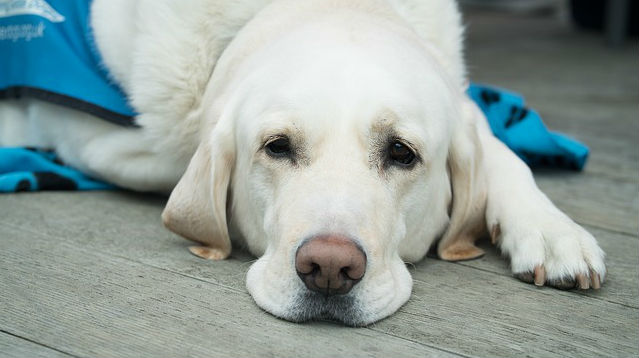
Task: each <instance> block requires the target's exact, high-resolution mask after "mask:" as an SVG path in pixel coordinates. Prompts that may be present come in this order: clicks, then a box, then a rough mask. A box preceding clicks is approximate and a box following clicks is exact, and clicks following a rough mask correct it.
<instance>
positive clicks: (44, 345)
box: [0, 328, 82, 358]
mask: <svg viewBox="0 0 639 358" xmlns="http://www.w3.org/2000/svg"><path fill="white" fill-rule="evenodd" d="M0 333H4V334H7V335H9V336H12V337H15V338H18V339H21V340H24V341H27V342H30V343H33V344H37V345H39V346H42V347H45V348H47V349H50V350H52V351H56V352H59V353H62V354H66V355H68V356H70V357H75V358H82V357H81V356H77V355H75V354H71V353H69V352H65V351H63V350H61V349H58V348H54V347H51V346H49V345H46V344H44V343H41V342H38V341H35V340H33V339H30V338H26V337H22V336H19V335H17V334H14V333H11V332H9V331H7V330H5V329H2V328H0Z"/></svg>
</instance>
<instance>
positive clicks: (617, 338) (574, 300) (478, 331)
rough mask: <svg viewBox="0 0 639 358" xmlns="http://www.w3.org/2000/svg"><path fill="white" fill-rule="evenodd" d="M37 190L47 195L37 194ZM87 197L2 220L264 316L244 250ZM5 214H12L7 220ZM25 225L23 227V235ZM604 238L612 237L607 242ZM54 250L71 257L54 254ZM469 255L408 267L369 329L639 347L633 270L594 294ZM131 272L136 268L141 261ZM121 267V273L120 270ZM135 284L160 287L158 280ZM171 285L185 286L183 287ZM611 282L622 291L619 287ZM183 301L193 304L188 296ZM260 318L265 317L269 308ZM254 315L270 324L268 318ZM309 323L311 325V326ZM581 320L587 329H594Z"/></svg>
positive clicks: (547, 347) (548, 346) (569, 346)
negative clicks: (180, 279) (184, 235)
mask: <svg viewBox="0 0 639 358" xmlns="http://www.w3.org/2000/svg"><path fill="white" fill-rule="evenodd" d="M43 196H48V197H49V198H48V199H47V200H44V201H41V200H40V197H43ZM57 196H60V198H62V197H63V198H65V199H66V200H65V205H64V207H63V208H56V207H55V206H48V207H47V206H46V205H45V202H54V200H52V197H57ZM89 196H90V198H82V197H80V196H73V195H71V196H68V195H67V196H64V195H62V194H57V193H56V194H46V195H37V196H32V198H29V199H34V200H24V201H28V202H30V203H31V204H33V203H36V204H37V205H35V206H33V205H31V204H29V205H22V204H20V203H21V202H22V201H23V200H14V199H16V198H17V196H14V197H13V198H12V200H11V201H12V203H13V205H12V207H13V209H12V210H11V212H8V210H7V211H6V212H5V213H0V217H3V220H4V221H5V225H4V227H6V228H10V230H15V231H19V232H21V233H22V235H26V236H27V237H29V240H33V238H32V236H38V234H36V232H46V235H48V238H47V239H46V241H47V242H59V243H60V244H62V243H66V245H67V246H69V247H72V248H75V249H83V250H87V251H89V252H98V253H100V254H101V255H113V256H115V257H116V259H117V260H118V261H117V265H118V266H122V265H121V264H120V261H119V260H122V259H125V260H132V261H135V262H141V263H144V264H145V265H150V266H153V267H157V268H162V269H163V270H169V271H175V272H179V273H180V274H182V275H188V276H189V277H194V278H197V279H198V280H202V282H203V284H205V285H206V284H207V282H208V283H214V286H216V289H219V290H223V291H224V292H225V294H224V295H233V296H234V297H235V296H239V297H244V298H243V300H246V301H242V300H241V302H244V304H246V306H242V307H240V308H239V309H240V310H241V311H234V312H231V311H228V312H226V314H228V315H239V316H242V317H241V318H238V319H241V320H251V319H253V320H255V319H256V318H255V317H253V318H251V317H252V316H255V315H257V314H258V313H260V314H261V311H259V310H257V311H256V309H257V308H256V307H255V306H254V305H253V303H252V302H251V301H250V299H248V298H247V294H246V291H245V289H244V272H245V271H246V269H248V267H249V264H250V260H251V258H250V257H248V256H246V255H245V254H242V253H240V252H237V251H236V252H235V253H234V256H235V258H232V259H230V260H226V261H223V262H210V261H204V260H201V259H197V258H195V257H193V256H191V255H189V254H188V253H186V250H185V246H186V245H187V242H186V241H183V240H182V239H179V238H176V237H174V236H173V235H172V234H169V233H167V232H165V231H164V230H163V229H162V228H161V226H160V223H159V220H157V218H156V215H158V214H159V211H160V210H161V206H162V203H163V200H161V199H156V198H147V197H138V196H128V195H122V194H119V193H91V194H90V195H89ZM25 198H27V197H26V196H25ZM17 199H20V198H17ZM36 199H38V200H36ZM6 202H7V201H5V202H4V203H3V202H2V201H0V208H2V207H7V205H2V204H5V203H6ZM20 212H31V213H32V214H34V215H36V216H37V217H42V218H43V219H44V218H46V219H44V220H43V223H41V224H38V223H34V224H32V225H31V226H30V227H28V226H26V223H27V221H22V220H24V219H23V218H24V215H19V213H20ZM106 213H110V214H109V215H106ZM4 214H7V215H4ZM81 216H82V217H81ZM7 217H12V219H11V220H12V221H11V223H9V221H8V220H7ZM27 229H28V230H29V232H26V230H27ZM25 232H26V233H25ZM620 237H621V239H623V240H625V243H623V245H621V247H620V248H619V252H618V253H617V252H615V253H613V255H615V256H617V255H622V256H621V257H619V258H618V260H619V261H621V260H623V259H624V258H627V257H630V258H631V259H630V260H629V261H628V262H627V263H626V265H627V266H628V267H631V266H632V265H634V264H635V262H636V257H633V256H632V255H635V256H636V251H634V252H633V251H632V250H630V248H632V247H633V246H632V245H633V243H636V242H637V241H638V240H636V239H635V238H633V237H628V236H624V235H620ZM606 241H607V242H608V243H610V244H611V245H614V244H615V241H613V240H606ZM602 244H603V243H602ZM624 245H625V246H624ZM626 249H628V250H626ZM66 250H69V249H66ZM60 256H61V257H67V256H73V255H72V254H68V253H60ZM105 260H107V259H106V258H105ZM614 260H617V258H614ZM126 262H130V261H126ZM474 262H480V263H482V262H483V263H485V264H486V265H488V266H487V267H489V268H493V269H492V270H491V269H486V266H485V267H481V266H479V267H472V266H470V267H469V266H464V265H459V264H453V263H445V262H439V261H435V260H425V261H423V262H421V263H419V264H417V265H416V269H413V270H412V273H413V276H414V278H415V281H416V282H415V289H414V294H413V296H412V298H411V300H410V301H409V303H408V304H407V305H406V306H405V307H404V308H402V309H401V310H400V312H399V313H397V314H395V315H393V316H391V317H390V318H388V319H386V320H383V321H382V322H379V323H377V324H375V325H373V326H372V327H371V329H372V330H375V331H379V332H380V333H384V334H386V335H392V336H397V337H401V338H402V339H406V340H408V341H411V342H417V343H423V344H427V345H428V346H432V347H435V348H439V349H442V350H445V351H449V352H453V353H456V354H460V355H466V356H513V355H520V353H521V352H527V354H529V355H530V356H548V355H553V354H556V353H557V352H562V353H564V352H568V353H567V354H565V355H566V356H584V357H588V356H599V355H601V356H610V355H613V356H614V355H615V354H617V355H626V353H628V352H630V353H633V352H634V353H636V348H633V347H636V345H635V346H633V345H632V342H634V341H633V340H632V339H631V338H629V337H634V335H633V333H634V334H635V335H636V333H639V330H637V325H636V322H638V321H637V319H636V318H637V309H636V308H633V307H627V306H624V305H623V304H620V303H623V302H625V301H624V300H627V301H629V300H632V299H633V297H634V300H635V301H636V297H637V294H636V290H635V289H634V287H636V286H637V276H636V275H634V276H633V275H632V272H631V271H628V276H624V275H623V274H622V272H621V271H617V270H613V269H612V268H611V274H613V275H616V278H617V279H619V278H620V277H621V279H620V280H619V282H617V283H615V284H613V283H611V282H612V281H609V282H607V283H606V285H605V286H604V289H602V291H600V293H599V296H594V297H589V296H587V295H580V294H577V293H571V292H563V291H559V290H554V289H550V288H548V289H541V290H539V289H537V288H536V287H534V286H530V285H526V284H523V283H521V282H519V281H517V280H515V279H514V278H512V277H510V274H509V273H508V271H507V267H506V266H505V263H504V261H503V260H502V259H500V258H499V257H498V255H497V254H493V255H492V256H487V258H486V259H484V260H483V261H481V260H480V261H473V262H471V263H474ZM112 265H114V264H112ZM500 265H501V266H500ZM143 267H146V269H145V270H149V269H150V268H149V267H148V266H143ZM495 267H497V268H498V269H494V268H495ZM500 267H501V268H500ZM635 267H636V266H635ZM134 269H135V270H136V271H138V270H142V268H138V266H137V265H136V266H135V267H134ZM73 271H74V268H73V267H72V268H70V269H69V272H70V273H69V275H72V274H73V273H72V272H73ZM617 272H618V274H617ZM124 274H126V272H125V273H120V274H119V275H124ZM144 275H148V274H144ZM145 277H146V276H145ZM613 278H615V276H613ZM613 278H611V280H612V279H613ZM623 279H626V280H625V281H623ZM141 281H143V282H144V281H146V280H142V279H141ZM140 284H143V285H144V286H154V285H156V283H155V281H150V282H149V281H147V282H145V283H140ZM615 285H617V286H615ZM162 287H163V286H162ZM162 287H161V288H159V289H163V288H162ZM116 289H117V287H116ZM129 289H130V288H129ZM176 289H177V290H178V292H182V291H185V289H184V288H179V287H178V288H176ZM617 289H619V290H626V292H623V293H619V292H618V291H617ZM186 291H188V290H186ZM211 297H212V300H213V301H216V302H217V301H220V300H222V302H225V301H223V298H218V296H216V295H212V296H211ZM235 299H236V300H237V297H236V298H235ZM180 305H181V306H185V307H189V305H190V303H188V302H186V303H180ZM251 305H253V306H251ZM234 309H235V308H234ZM576 310H579V312H576ZM522 311H525V312H527V311H530V312H531V313H525V312H524V313H522ZM240 312H241V313H240ZM602 312H605V314H603V313H602ZM244 316H248V317H244ZM261 316H266V317H270V316H269V315H266V314H261ZM540 317H541V318H540ZM260 319H261V320H266V321H267V322H270V319H272V317H270V318H265V317H260ZM275 321H276V322H279V321H277V320H275ZM269 324H270V323H269ZM305 326H306V325H305ZM309 327H314V324H311V325H310V326H309ZM583 327H590V328H589V329H591V330H594V331H595V333H591V332H590V331H588V330H587V329H585V328H583ZM609 335H610V336H609ZM460 337H461V338H460ZM462 342H463V343H462ZM633 349H634V350H633ZM553 352H554V353H553ZM606 352H607V353H606Z"/></svg>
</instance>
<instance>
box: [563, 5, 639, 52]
mask: <svg viewBox="0 0 639 358" xmlns="http://www.w3.org/2000/svg"><path fill="white" fill-rule="evenodd" d="M638 4H639V2H637V1H636V0H570V7H571V12H572V18H573V20H574V21H575V23H576V24H577V26H579V27H581V28H584V29H589V30H596V31H605V32H606V34H607V37H608V41H609V42H610V43H611V44H612V45H620V44H621V43H622V42H623V40H624V37H626V36H633V37H636V36H637V35H639V12H638V11H639V5H638Z"/></svg>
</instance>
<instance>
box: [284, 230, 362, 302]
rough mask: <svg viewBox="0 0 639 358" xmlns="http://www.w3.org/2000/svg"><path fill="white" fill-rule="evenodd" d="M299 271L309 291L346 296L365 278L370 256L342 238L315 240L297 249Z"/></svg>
mask: <svg viewBox="0 0 639 358" xmlns="http://www.w3.org/2000/svg"><path fill="white" fill-rule="evenodd" d="M295 269H296V270H297V274H298V275H299V277H300V278H301V279H302V281H304V284H305V285H306V287H307V288H308V289H309V290H311V291H315V292H319V293H322V294H324V295H326V296H327V297H328V296H332V295H343V294H346V293H348V292H349V291H350V290H351V289H352V288H353V286H354V285H355V284H356V283H358V282H359V281H360V280H361V279H362V277H364V272H366V254H364V251H362V249H361V248H360V247H359V246H358V245H357V244H355V242H354V241H353V240H351V239H348V238H345V237H342V236H319V237H314V238H312V239H310V240H309V241H307V242H306V243H304V244H303V245H302V246H300V248H299V249H297V254H296V255H295Z"/></svg>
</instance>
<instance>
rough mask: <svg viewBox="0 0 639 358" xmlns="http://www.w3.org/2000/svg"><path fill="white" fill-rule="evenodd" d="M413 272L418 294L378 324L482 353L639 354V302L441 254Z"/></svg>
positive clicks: (456, 348) (405, 334)
mask: <svg viewBox="0 0 639 358" xmlns="http://www.w3.org/2000/svg"><path fill="white" fill-rule="evenodd" d="M461 267H463V269H461ZM413 276H414V277H415V278H416V282H415V285H414V289H413V295H412V297H411V300H410V301H409V302H408V303H407V304H406V305H405V306H404V307H403V308H402V309H401V310H400V312H399V313H398V314H397V316H398V317H397V318H395V319H389V320H384V321H382V322H380V323H378V324H377V325H375V329H379V330H380V331H382V332H388V333H392V334H395V335H399V336H402V337H407V338H410V339H412V340H416V341H422V340H428V341H429V342H432V343H433V344H434V345H437V346H439V345H441V346H447V347H450V348H449V350H451V351H454V352H457V353H460V354H468V355H473V356H480V357H481V356H485V357H520V356H527V357H549V356H562V357H620V356H621V357H626V356H628V357H633V356H637V354H639V351H638V347H637V338H636V337H637V334H639V311H638V310H637V309H634V308H628V307H625V306H622V305H616V304H611V303H607V302H602V301H600V300H597V299H593V298H591V297H588V296H584V295H579V294H574V293H571V292H564V291H560V290H556V289H552V288H548V287H544V288H538V287H535V286H533V285H526V284H522V283H521V282H518V281H516V280H514V279H512V278H509V277H504V276H498V275H486V274H482V273H481V271H478V270H476V269H474V268H468V267H464V266H461V265H457V264H455V263H449V262H444V261H438V260H431V259H427V260H425V261H424V262H423V263H421V264H419V265H416V266H415V268H414V270H413ZM453 347H454V348H453Z"/></svg>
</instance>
